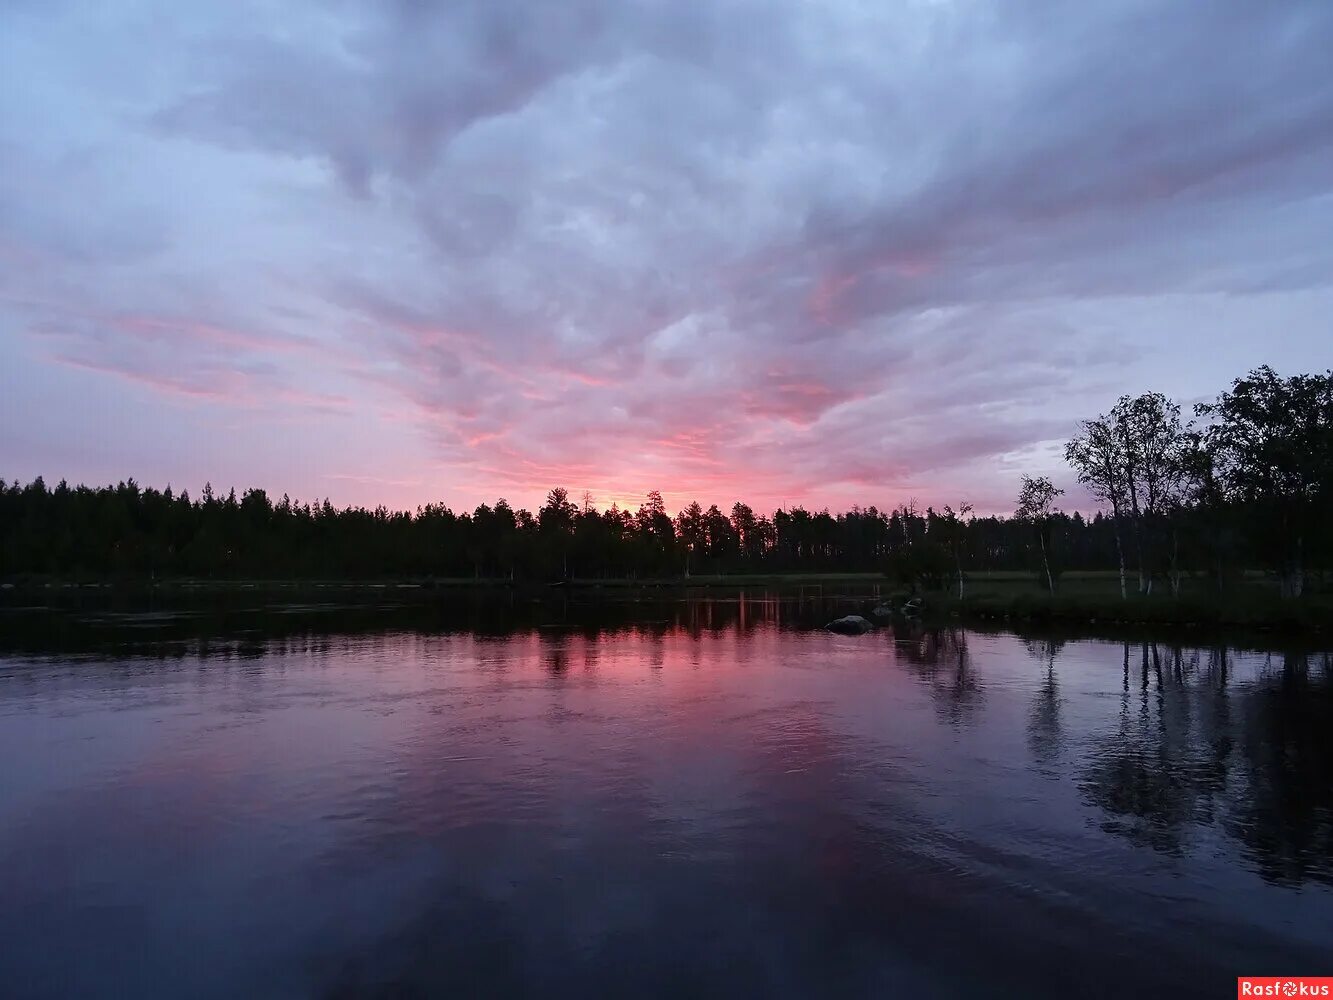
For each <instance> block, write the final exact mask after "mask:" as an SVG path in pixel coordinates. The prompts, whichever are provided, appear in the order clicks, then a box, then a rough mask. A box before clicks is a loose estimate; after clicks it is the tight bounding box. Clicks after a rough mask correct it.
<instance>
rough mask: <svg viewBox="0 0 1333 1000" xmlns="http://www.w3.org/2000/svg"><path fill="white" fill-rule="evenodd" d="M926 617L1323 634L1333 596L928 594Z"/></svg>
mask: <svg viewBox="0 0 1333 1000" xmlns="http://www.w3.org/2000/svg"><path fill="white" fill-rule="evenodd" d="M926 606H927V614H930V615H947V616H950V617H957V618H961V619H963V620H967V621H980V622H992V623H1014V622H1021V623H1024V624H1038V625H1040V624H1054V623H1060V624H1071V625H1089V626H1096V625H1172V626H1183V627H1189V628H1192V627H1196V626H1197V627H1204V626H1208V627H1220V626H1225V627H1237V628H1245V629H1259V630H1264V631H1268V630H1272V631H1300V632H1307V631H1313V632H1323V631H1328V630H1329V629H1330V628H1331V627H1333V596H1330V595H1311V596H1308V597H1304V598H1301V599H1299V600H1282V599H1280V598H1278V597H1276V596H1275V595H1270V594H1266V593H1263V592H1260V591H1258V589H1257V588H1254V589H1253V591H1252V592H1247V593H1243V594H1240V595H1237V596H1235V597H1229V598H1213V599H1211V600H1206V599H1200V598H1198V597H1189V598H1174V597H1170V596H1166V597H1142V596H1138V595H1134V596H1130V597H1127V598H1123V599H1122V598H1120V597H1119V596H1118V595H1116V596H1115V597H1099V596H1088V595H1072V594H1071V595H1065V594H1058V593H1057V594H1055V595H1054V596H1052V595H1050V594H1029V593H1024V594H1011V595H1001V594H984V595H978V596H976V597H971V598H966V599H964V600H959V599H958V598H957V597H950V596H947V595H943V594H933V595H928V596H927V600H926Z"/></svg>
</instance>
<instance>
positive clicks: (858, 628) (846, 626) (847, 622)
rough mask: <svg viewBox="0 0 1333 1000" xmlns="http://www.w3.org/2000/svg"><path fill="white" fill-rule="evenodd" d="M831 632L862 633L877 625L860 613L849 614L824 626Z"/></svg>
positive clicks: (843, 633)
mask: <svg viewBox="0 0 1333 1000" xmlns="http://www.w3.org/2000/svg"><path fill="white" fill-rule="evenodd" d="M824 627H825V628H826V629H828V630H829V631H830V632H837V633H838V634H839V635H860V634H861V633H863V632H869V631H870V630H871V629H872V628H874V627H875V626H874V625H872V624H871V623H870V622H869V621H867V620H866V619H864V618H862V617H861V616H860V615H847V616H846V617H844V618H837V619H835V620H833V621H831V622H829V623H828V624H827V625H825V626H824Z"/></svg>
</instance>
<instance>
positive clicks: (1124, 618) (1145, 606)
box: [0, 571, 1333, 632]
mask: <svg viewBox="0 0 1333 1000" xmlns="http://www.w3.org/2000/svg"><path fill="white" fill-rule="evenodd" d="M1186 583H1187V585H1186V586H1185V587H1184V588H1183V591H1182V596H1180V597H1173V596H1171V595H1170V594H1157V595H1153V596H1141V595H1137V594H1134V595H1131V596H1129V597H1128V598H1121V597H1120V595H1119V586H1118V579H1117V577H1116V575H1115V574H1113V573H1108V572H1102V571H1089V572H1078V573H1068V574H1065V576H1064V577H1063V578H1062V579H1061V581H1060V591H1059V592H1057V593H1056V594H1055V595H1050V594H1047V593H1045V592H1044V591H1042V590H1040V589H1038V588H1037V587H1036V586H1035V584H1034V583H1033V581H1032V577H1031V576H1030V575H1029V574H1022V573H1012V572H993V573H975V574H969V575H968V577H967V578H966V579H965V585H966V595H967V596H966V597H965V598H963V599H961V600H960V599H959V598H958V597H957V596H956V595H955V594H952V593H948V592H944V591H931V592H927V593H926V594H924V595H923V598H924V606H923V608H922V611H921V613H922V615H923V616H924V617H925V618H926V619H928V620H936V619H945V620H948V619H959V620H962V621H967V622H978V623H989V624H1003V623H1027V624H1034V625H1040V624H1046V623H1058V624H1062V625H1086V626H1096V625H1168V626H1182V627H1195V626H1200V627H1202V626H1221V627H1238V628H1244V629H1256V630H1272V631H1299V632H1326V631H1330V630H1333V594H1326V593H1324V594H1308V595H1307V596H1305V597H1303V598H1300V599H1298V600H1283V599H1282V598H1280V597H1279V595H1278V594H1277V592H1276V589H1275V588H1273V587H1271V586H1269V585H1268V584H1267V583H1266V582H1265V581H1264V580H1263V579H1262V578H1261V577H1259V576H1257V575H1252V576H1250V577H1248V578H1246V579H1245V580H1243V581H1242V582H1240V583H1239V584H1238V585H1236V586H1235V587H1234V588H1233V590H1232V592H1230V593H1228V594H1225V595H1218V594H1216V593H1215V592H1213V591H1211V590H1210V589H1209V588H1208V587H1207V585H1206V584H1205V582H1204V581H1202V580H1194V581H1186ZM901 590H902V588H901V587H898V586H896V585H895V584H893V583H892V582H891V581H889V580H888V579H887V578H886V577H884V576H883V575H881V574H878V573H826V574H820V573H762V574H745V575H709V576H692V577H688V578H687V577H658V578H648V579H637V580H635V579H616V578H609V579H583V578H576V579H573V580H568V581H563V582H556V583H545V582H540V581H523V580H518V581H515V580H508V579H496V578H485V577H480V578H478V577H448V578H445V577H436V578H414V579H382V580H364V579H363V580H333V579H326V580H263V579H201V578H172V579H166V580H142V579H120V580H58V579H41V578H36V579H35V578H26V579H22V580H9V581H5V582H2V583H0V599H4V600H5V601H6V602H14V601H19V602H26V601H27V600H29V599H41V598H43V597H53V596H55V595H63V596H64V597H67V598H73V599H76V600H77V599H78V597H79V595H82V594H88V595H89V596H93V595H97V594H110V595H115V596H116V597H117V598H124V599H126V600H134V599H135V598H138V597H146V598H149V599H151V600H156V599H158V598H162V599H167V600H170V599H171V598H172V597H174V596H179V597H182V598H185V599H188V598H190V597H207V596H209V595H219V596H222V595H242V594H253V595H256V596H273V597H278V598H283V599H297V598H302V597H312V598H318V599H320V600H325V599H333V600H336V601H338V602H339V603H347V604H358V603H360V604H366V605H368V606H370V605H374V604H377V603H382V602H383V601H385V600H386V599H387V600H402V601H408V602H416V601H422V602H430V601H432V600H437V599H440V598H444V597H447V596H448V595H458V596H459V597H462V596H463V595H468V599H469V601H473V602H475V600H476V599H478V598H480V599H481V600H483V601H485V600H488V598H486V597H485V596H484V595H487V594H495V595H496V599H497V600H504V601H506V602H511V601H513V600H514V599H516V598H520V599H524V600H528V599H531V600H543V599H546V598H553V597H557V596H560V595H564V596H568V597H571V598H574V597H577V598H578V599H580V600H593V601H596V600H609V601H616V602H621V601H628V602H637V601H641V600H661V599H672V598H673V597H674V596H677V595H679V596H682V597H683V596H686V595H691V594H694V595H698V594H704V595H713V596H718V597H732V596H742V595H744V596H750V597H755V596H760V595H761V594H762V595H771V596H776V597H783V598H795V599H800V598H807V597H809V598H815V597H818V598H835V599H836V598H845V599H847V600H848V601H851V602H865V604H866V609H865V610H866V611H867V612H868V611H869V609H870V608H871V607H874V606H877V605H879V604H881V603H882V602H885V601H887V602H888V603H890V604H894V603H895V598H894V597H893V595H895V594H896V595H897V597H896V604H897V605H898V606H900V605H901V603H902V600H903V595H902V593H901ZM501 595H504V596H503V597H501ZM62 603H63V601H62Z"/></svg>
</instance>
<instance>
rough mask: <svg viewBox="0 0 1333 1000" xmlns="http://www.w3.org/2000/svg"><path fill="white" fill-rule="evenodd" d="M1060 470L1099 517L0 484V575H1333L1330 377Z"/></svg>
mask: <svg viewBox="0 0 1333 1000" xmlns="http://www.w3.org/2000/svg"><path fill="white" fill-rule="evenodd" d="M1065 457H1066V460H1067V462H1068V464H1069V467H1070V474H1071V478H1072V479H1073V480H1076V481H1077V482H1079V483H1080V484H1082V485H1083V486H1084V487H1085V488H1086V490H1087V491H1088V493H1089V494H1090V495H1091V496H1092V497H1093V498H1095V500H1096V501H1097V503H1098V504H1099V505H1100V508H1101V509H1099V510H1098V511H1096V512H1095V513H1093V514H1092V516H1084V514H1082V513H1080V512H1077V511H1074V512H1072V513H1071V512H1066V511H1063V510H1062V509H1061V507H1060V498H1061V497H1062V496H1063V491H1062V490H1061V489H1059V488H1058V487H1057V486H1056V485H1055V484H1054V483H1053V482H1052V480H1051V479H1050V478H1047V477H1042V476H1035V477H1029V476H1024V477H1022V481H1021V482H1020V483H1017V484H1015V487H1016V489H1015V494H1016V495H1015V505H1014V510H1013V513H1012V514H1011V515H1009V516H998V515H988V516H976V515H975V514H974V513H973V511H972V508H971V506H970V505H969V504H967V503H966V502H961V501H960V502H959V503H958V504H957V506H956V507H955V506H953V505H946V506H944V507H942V508H941V509H938V510H937V509H935V508H933V507H926V508H924V509H922V508H920V507H919V506H918V505H917V504H915V503H912V502H909V503H906V504H900V505H898V506H897V507H893V508H891V509H887V510H881V509H878V508H876V507H873V506H871V507H864V508H862V507H853V508H852V509H851V510H849V511H845V512H841V513H836V514H835V513H830V512H829V511H828V510H819V511H811V510H806V509H805V508H803V507H799V506H796V507H791V508H787V509H782V510H778V511H775V512H773V513H771V514H764V513H760V512H757V511H755V510H754V509H753V508H752V507H750V506H749V505H747V504H745V503H743V502H740V501H737V502H736V503H734V504H733V505H732V506H731V508H730V509H729V510H722V509H720V508H719V507H717V506H709V507H707V508H704V507H702V506H701V505H700V504H698V503H691V504H688V505H687V506H685V507H684V508H683V509H681V510H680V511H679V512H678V513H676V514H675V515H674V516H672V515H671V514H669V513H668V511H667V508H666V505H665V503H664V501H663V498H662V495H661V494H660V493H659V492H657V491H653V492H650V493H648V494H647V496H646V498H645V499H644V501H643V503H642V504H640V505H639V506H638V508H637V509H636V510H632V511H631V510H628V509H621V508H619V507H617V506H614V505H613V506H611V507H609V508H607V509H599V508H598V507H597V506H596V505H595V503H594V502H593V500H592V498H591V497H589V496H586V495H585V496H583V497H581V498H580V499H579V500H578V501H576V500H575V499H573V498H571V496H570V494H569V493H568V492H567V491H566V490H565V489H563V488H559V487H557V488H555V489H552V490H551V491H550V493H549V494H548V495H547V498H546V502H545V503H544V504H543V505H542V507H541V508H540V509H539V510H537V511H535V512H531V511H527V510H522V509H518V510H516V509H513V508H511V507H510V506H509V504H508V503H506V502H505V501H504V500H498V501H497V502H496V503H495V504H494V505H490V504H482V505H481V506H478V507H477V508H476V509H475V510H473V511H471V512H461V513H460V512H455V511H453V510H451V509H450V508H449V507H448V506H446V505H444V504H439V503H432V504H427V505H425V506H422V507H418V508H417V509H416V510H415V511H410V512H409V511H390V510H387V509H385V508H384V507H377V508H375V509H373V510H370V509H366V508H364V507H346V508H336V507H334V506H333V505H332V504H330V503H329V502H328V501H327V500H324V501H323V502H317V503H310V502H296V501H293V500H292V499H291V498H290V497H287V496H283V497H282V498H281V499H279V500H276V501H275V500H274V499H273V498H272V497H270V496H269V495H268V494H267V493H265V491H263V490H261V489H249V490H246V491H245V492H243V493H242V494H241V495H239V496H238V495H237V494H236V492H235V491H234V490H230V491H228V492H227V494H226V495H225V496H224V495H219V494H218V493H217V492H215V491H214V490H213V488H212V487H211V486H205V487H204V488H203V490H202V491H201V492H200V493H199V494H198V495H197V496H192V495H191V494H190V493H188V492H187V491H184V490H182V491H180V492H176V491H174V490H172V489H171V488H166V489H161V490H159V489H155V488H151V487H143V486H140V485H139V484H138V483H137V482H135V481H134V480H133V479H127V480H126V481H124V482H122V483H119V484H118V485H114V486H104V487H88V486H70V485H68V484H67V483H65V482H61V483H59V484H58V485H56V486H54V487H51V486H48V485H47V484H46V483H45V482H44V481H43V480H42V479H41V478H38V479H36V480H34V481H33V482H31V483H27V484H23V483H20V482H18V481H15V482H12V483H11V482H7V481H4V480H0V578H4V579H6V580H10V581H13V580H16V579H17V580H33V579H48V580H49V579H65V580H79V579H126V578H134V579H152V580H160V579H171V578H207V579H390V578H392V579H420V580H430V579H435V580H442V579H451V580H452V579H460V578H469V579H478V580H491V581H511V580H530V581H547V582H553V581H568V580H575V579H580V580H594V579H602V580H626V579H630V580H646V579H668V578H670V579H679V578H685V577H692V576H693V577H698V576H703V575H712V574H744V573H782V574H786V573H793V574H795V573H832V572H865V573H884V574H886V575H887V576H888V577H890V578H892V579H895V580H897V581H899V582H901V583H903V584H905V585H907V586H909V587H913V588H918V587H919V588H921V589H927V590H929V589H942V588H948V589H957V591H958V592H959V595H960V596H961V595H962V594H963V592H964V588H965V587H966V581H967V579H968V577H969V574H973V573H982V572H986V571H996V570H1008V571H1023V572H1031V573H1032V574H1033V575H1034V578H1035V579H1036V580H1038V581H1039V582H1040V583H1041V585H1042V587H1043V588H1044V589H1047V590H1050V591H1052V592H1055V591H1058V589H1059V586H1060V577H1061V575H1062V574H1063V573H1066V572H1069V571H1075V570H1107V571H1115V572H1116V573H1118V576H1119V581H1120V590H1121V593H1122V595H1128V594H1129V593H1131V592H1134V593H1141V594H1146V593H1152V592H1154V591H1155V590H1156V592H1163V591H1169V592H1171V593H1177V592H1178V591H1179V588H1180V585H1181V580H1182V579H1183V578H1186V577H1190V578H1206V579H1207V581H1208V582H1209V586H1211V587H1215V588H1216V589H1217V591H1218V592H1225V591H1226V589H1227V587H1228V586H1229V585H1230V584H1231V583H1232V582H1233V581H1234V580H1236V579H1238V578H1239V577H1240V576H1241V575H1242V574H1244V573H1246V572H1255V571H1263V572H1265V573H1266V574H1268V575H1269V576H1270V577H1271V578H1272V579H1273V580H1274V581H1275V582H1276V584H1277V586H1278V587H1279V589H1280V592H1281V593H1282V595H1283V596H1287V597H1299V596H1300V595H1301V594H1302V593H1303V592H1306V591H1308V590H1310V589H1315V588H1322V587H1324V586H1326V582H1325V577H1326V574H1327V571H1328V570H1329V568H1330V566H1333V530H1331V527H1333V518H1331V517H1330V514H1333V372H1325V373H1323V374H1313V375H1295V376H1288V377H1282V376H1279V375H1278V374H1276V373H1275V372H1274V371H1273V370H1272V369H1270V368H1267V367H1263V368H1259V369H1256V370H1255V371H1252V372H1250V373H1249V374H1247V375H1246V376H1244V377H1242V378H1238V379H1236V380H1235V382H1234V383H1233V384H1232V386H1231V387H1230V388H1229V389H1228V390H1226V391H1224V392H1222V393H1221V394H1220V395H1219V396H1218V397H1217V398H1216V399H1215V400H1213V401H1211V402H1208V403H1203V404H1198V405H1196V406H1195V407H1194V412H1193V414H1192V417H1191V419H1189V420H1186V419H1185V418H1184V417H1183V416H1182V411H1181V407H1180V405H1179V404H1178V403H1176V402H1174V401H1172V400H1170V399H1168V398H1166V397H1165V396H1163V395H1161V394H1159V393H1146V394H1143V395H1140V396H1135V397H1131V396H1124V397H1122V398H1121V399H1120V400H1119V402H1118V403H1117V404H1116V405H1115V406H1114V407H1113V408H1112V409H1111V411H1110V412H1108V413H1105V414H1100V415H1098V416H1095V417H1092V418H1090V419H1088V420H1085V421H1083V422H1082V423H1081V424H1080V425H1079V427H1078V428H1077V430H1076V433H1075V434H1074V436H1073V437H1072V438H1071V439H1070V440H1069V442H1068V443H1067V445H1066V448H1065Z"/></svg>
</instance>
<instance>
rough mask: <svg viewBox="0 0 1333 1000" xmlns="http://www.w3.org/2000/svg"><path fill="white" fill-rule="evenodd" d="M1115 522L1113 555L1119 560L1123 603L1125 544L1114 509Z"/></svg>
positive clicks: (1117, 511)
mask: <svg viewBox="0 0 1333 1000" xmlns="http://www.w3.org/2000/svg"><path fill="white" fill-rule="evenodd" d="M1114 517H1115V520H1114V521H1113V522H1112V523H1114V524H1115V554H1116V556H1117V557H1118V558H1119V560H1120V599H1121V600H1122V601H1123V600H1124V599H1125V598H1126V597H1127V596H1128V594H1127V593H1126V592H1125V543H1124V540H1123V539H1122V538H1121V534H1122V531H1121V525H1120V510H1119V509H1118V508H1115V509H1114Z"/></svg>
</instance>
